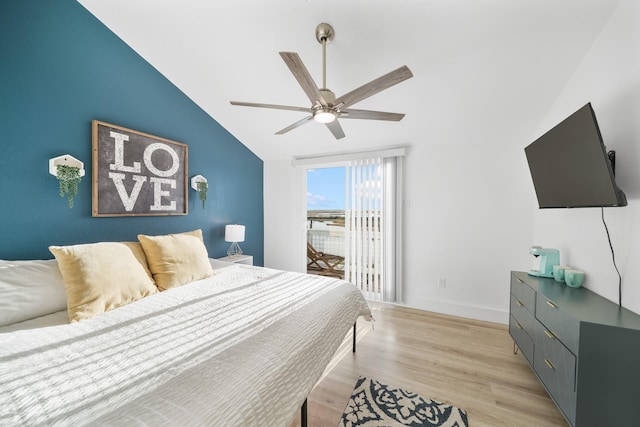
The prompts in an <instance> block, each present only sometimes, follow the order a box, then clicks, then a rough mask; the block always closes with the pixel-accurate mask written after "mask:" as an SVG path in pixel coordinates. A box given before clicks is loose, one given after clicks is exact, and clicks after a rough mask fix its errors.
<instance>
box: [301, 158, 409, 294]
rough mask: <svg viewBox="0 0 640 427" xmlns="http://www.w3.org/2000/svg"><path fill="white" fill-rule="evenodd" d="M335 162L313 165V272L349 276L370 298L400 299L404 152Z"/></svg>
mask: <svg viewBox="0 0 640 427" xmlns="http://www.w3.org/2000/svg"><path fill="white" fill-rule="evenodd" d="M395 153H396V152H394V154H395ZM383 154H385V152H383ZM402 154H404V152H402ZM332 160H338V159H335V158H333V159H332ZM330 166H331V167H322V165H321V164H320V165H314V166H313V167H311V166H309V167H307V194H306V196H307V231H306V232H307V272H308V273H311V274H321V275H325V276H331V277H338V278H344V279H345V280H347V281H350V282H352V283H354V284H355V285H356V286H357V287H358V288H360V290H362V292H363V294H364V295H365V297H366V298H367V299H369V300H376V301H388V302H394V301H400V300H401V283H402V277H401V268H400V267H399V266H400V265H401V257H402V251H401V249H402V244H401V237H402V232H401V230H402V223H401V219H402V214H401V208H402V203H401V202H402V185H401V184H402V180H401V177H402V155H397V154H396V155H378V156H358V157H357V158H353V159H345V160H342V161H334V162H332V164H331V165H330Z"/></svg>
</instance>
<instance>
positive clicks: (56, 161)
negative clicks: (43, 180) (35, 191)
mask: <svg viewBox="0 0 640 427" xmlns="http://www.w3.org/2000/svg"><path fill="white" fill-rule="evenodd" d="M49 173H50V174H51V175H53V176H55V177H56V178H58V183H59V185H60V197H64V196H65V195H66V196H67V204H68V205H69V208H72V207H73V198H74V197H76V195H77V194H78V184H79V183H80V180H81V179H82V177H83V176H84V173H85V171H84V163H82V162H81V161H80V160H78V159H76V158H75V157H73V156H71V155H70V154H64V155H62V156H58V157H54V158H51V159H49Z"/></svg>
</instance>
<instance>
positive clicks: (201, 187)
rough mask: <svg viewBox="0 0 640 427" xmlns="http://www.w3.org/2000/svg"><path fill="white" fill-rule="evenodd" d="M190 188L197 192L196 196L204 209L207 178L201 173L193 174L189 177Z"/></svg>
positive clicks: (207, 185) (207, 186)
mask: <svg viewBox="0 0 640 427" xmlns="http://www.w3.org/2000/svg"><path fill="white" fill-rule="evenodd" d="M191 188H193V189H194V190H196V191H197V192H198V198H199V199H200V201H201V202H202V209H204V202H206V201H207V189H208V188H209V184H207V178H205V177H204V176H202V175H196V176H194V177H193V178H191Z"/></svg>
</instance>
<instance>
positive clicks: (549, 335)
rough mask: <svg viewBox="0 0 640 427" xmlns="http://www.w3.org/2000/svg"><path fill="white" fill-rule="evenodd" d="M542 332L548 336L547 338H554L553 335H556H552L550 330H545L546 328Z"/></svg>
mask: <svg viewBox="0 0 640 427" xmlns="http://www.w3.org/2000/svg"><path fill="white" fill-rule="evenodd" d="M544 334H545V335H546V336H548V337H549V338H551V339H555V337H556V336H555V335H553V334H552V333H551V332H549V331H547V330H546V329H545V330H544Z"/></svg>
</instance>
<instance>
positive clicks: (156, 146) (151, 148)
mask: <svg viewBox="0 0 640 427" xmlns="http://www.w3.org/2000/svg"><path fill="white" fill-rule="evenodd" d="M156 150H164V151H166V152H167V153H169V155H170V156H171V160H172V162H173V163H172V165H171V167H170V168H169V169H167V170H166V171H162V170H160V169H158V168H157V167H155V165H154V164H153V162H152V161H151V156H152V155H153V153H154V152H155V151H156ZM142 157H143V159H144V165H145V166H146V167H147V169H149V171H150V172H151V173H152V174H154V175H156V176H162V177H165V178H166V177H170V176H173V175H174V174H175V173H176V172H178V169H179V168H180V159H179V158H178V153H176V151H175V150H174V149H173V148H171V147H169V146H168V145H167V144H162V143H161V142H154V143H153V144H149V145H148V146H147V148H145V149H144V153H143V155H142Z"/></svg>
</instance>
